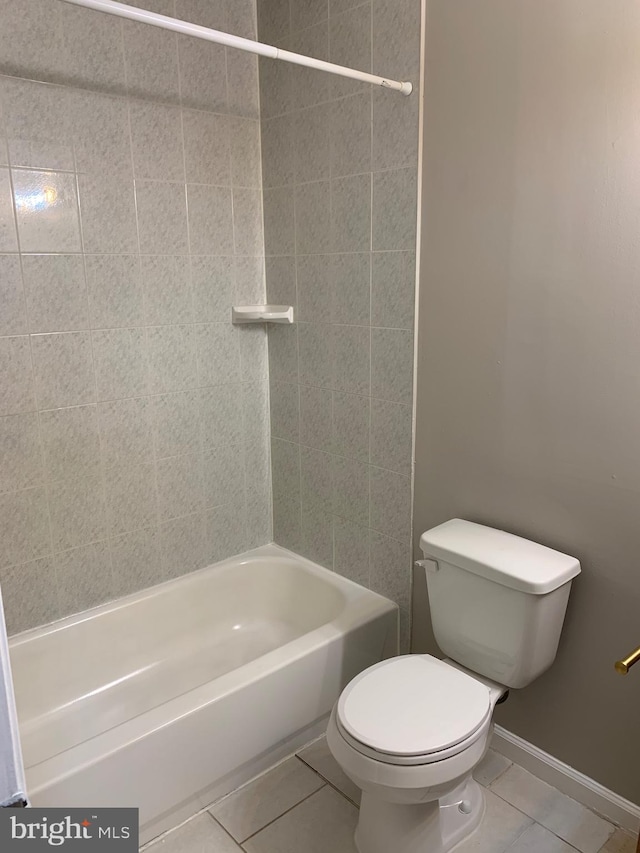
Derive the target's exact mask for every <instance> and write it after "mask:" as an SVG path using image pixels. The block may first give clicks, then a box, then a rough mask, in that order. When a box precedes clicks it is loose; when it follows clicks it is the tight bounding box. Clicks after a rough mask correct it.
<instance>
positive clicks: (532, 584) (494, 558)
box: [420, 518, 580, 595]
mask: <svg viewBox="0 0 640 853" xmlns="http://www.w3.org/2000/svg"><path fill="white" fill-rule="evenodd" d="M420 547H421V548H422V551H423V553H424V555H425V557H433V558H434V559H435V560H442V561H443V562H446V563H450V564H451V565H454V566H458V567H459V568H461V569H465V570H466V571H468V572H473V573H474V574H476V575H480V576H481V577H483V578H487V580H491V581H494V582H496V583H499V584H502V586H508V587H511V589H516V590H519V591H520V592H528V593H531V594H533V595H543V594H544V593H547V592H552V591H553V590H554V589H557V588H558V587H559V586H562V585H563V584H565V583H567V582H568V581H570V580H571V579H572V578H575V577H576V575H579V574H580V563H579V562H578V560H576V558H575V557H570V556H569V555H568V554H562V553H561V552H560V551H554V550H553V549H552V548H547V547H546V546H545V545H539V544H538V543H537V542H530V541H529V540H528V539H522V538H521V537H520V536H514V535H513V534H511V533H505V531H504V530H496V529H495V528H493V527H485V526H484V525H483V524H475V523H474V522H472V521H463V520H462V519H461V518H453V519H451V521H446V522H445V523H444V524H440V525H439V526H438V527H433V528H432V529H431V530H427V531H426V532H425V533H423V534H422V536H421V537H420Z"/></svg>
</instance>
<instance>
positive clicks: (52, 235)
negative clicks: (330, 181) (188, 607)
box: [0, 0, 271, 633]
mask: <svg viewBox="0 0 640 853" xmlns="http://www.w3.org/2000/svg"><path fill="white" fill-rule="evenodd" d="M137 5H141V6H146V7H148V8H152V9H153V10H155V11H158V12H163V13H165V14H177V15H178V16H179V17H184V18H186V19H189V20H192V21H194V22H196V23H202V24H204V25H207V26H219V27H221V28H224V29H228V30H230V31H233V32H236V33H238V34H240V35H246V36H249V37H255V22H254V17H255V13H254V7H253V4H252V3H251V2H245V0H228V2H227V0H176V2H175V3H174V0H148V2H140V3H138V4H137ZM0 73H1V74H3V75H4V76H1V77H0V583H1V585H2V592H3V595H4V599H5V607H6V611H7V619H8V624H9V631H10V632H12V633H13V632H15V631H19V630H22V629H24V628H27V627H31V626H33V625H38V624H42V623H44V622H47V621H49V620H52V619H54V618H56V617H60V616H62V615H65V614H68V613H71V612H75V611H80V610H83V609H85V608H87V607H90V606H92V605H95V604H98V603H100V602H103V601H105V600H108V599H111V598H114V597H117V596H119V595H123V594H126V593H129V592H132V591H135V590H138V589H141V588H144V587H147V586H150V585H152V584H154V583H158V582H160V581H162V580H165V579H167V578H170V577H173V576H175V575H179V574H182V573H185V572H188V571H191V570H193V569H196V568H198V567H200V566H203V565H206V564H208V563H210V562H212V561H214V560H217V559H220V558H222V557H226V556H228V555H230V554H233V553H237V552H239V551H242V550H244V549H246V548H249V547H253V546H255V545H259V544H262V543H264V542H268V541H270V539H271V506H270V503H271V501H270V470H269V445H268V426H269V425H268V387H267V373H268V366H267V348H266V334H265V332H264V330H263V329H259V328H258V329H256V328H244V329H241V328H235V327H232V326H231V325H230V322H229V315H230V307H231V305H232V303H233V302H234V301H236V300H237V301H240V302H245V301H248V302H253V301H261V300H262V299H263V298H264V281H263V267H264V261H263V236H262V195H261V165H260V142H259V124H258V81H257V63H256V60H255V58H254V57H250V56H247V55H245V54H239V53H238V52H237V51H226V50H225V49H224V48H221V47H219V46H215V45H209V44H206V43H203V42H198V41H196V40H194V39H187V38H184V37H179V36H177V35H175V34H173V33H168V32H163V31H160V30H155V29H153V28H151V27H148V26H147V27H145V26H143V25H141V24H135V23H133V22H123V21H120V20H118V19H114V18H112V17H109V16H106V15H102V14H100V13H97V12H92V11H88V10H84V9H79V8H77V7H71V6H68V5H66V4H64V3H59V2H57V0H0ZM34 81H46V82H44V83H43V82H34ZM51 84H54V85H51ZM60 84H62V85H60Z"/></svg>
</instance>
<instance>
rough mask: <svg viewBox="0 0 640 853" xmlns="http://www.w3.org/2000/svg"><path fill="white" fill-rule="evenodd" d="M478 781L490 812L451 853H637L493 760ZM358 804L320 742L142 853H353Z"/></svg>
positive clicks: (575, 806) (631, 842)
mask: <svg viewBox="0 0 640 853" xmlns="http://www.w3.org/2000/svg"><path fill="white" fill-rule="evenodd" d="M475 777H476V779H477V780H478V782H480V783H481V784H482V785H483V786H484V787H485V789H486V791H485V793H486V801H487V811H486V815H485V819H484V821H483V823H482V825H481V827H480V828H479V829H478V830H477V831H476V832H475V833H474V834H473V835H472V836H471V837H470V838H469V839H468V840H467V841H465V842H463V843H462V844H461V845H460V846H459V847H457V848H456V853H576V851H579V853H635V849H636V842H635V839H634V838H632V837H631V836H630V835H628V834H627V833H625V832H623V831H622V830H620V829H616V827H614V826H613V825H612V824H610V823H608V822H607V821H606V820H603V819H602V818H601V817H598V815H596V814H594V813H593V812H591V811H589V809H587V808H585V807H584V806H582V805H580V804H579V803H577V802H576V801H575V800H572V799H570V798H569V797H566V796H565V795H564V794H561V793H560V792H559V791H556V790H555V788H552V787H551V786H550V785H547V784H546V783H545V782H541V781H540V780H539V779H537V778H536V777H535V776H532V775H531V774H530V773H528V772H527V771H526V770H523V769H522V767H519V766H518V765H516V764H512V763H511V762H510V761H508V760H507V759H506V758H504V757H503V756H501V755H499V754H498V753H496V752H492V751H490V752H489V753H488V754H487V756H486V757H485V759H484V760H483V761H482V763H481V764H480V765H479V766H478V768H477V769H476V773H475ZM359 794H360V792H359V790H358V789H357V788H356V787H355V785H353V783H352V782H351V781H350V780H349V779H347V777H346V776H345V775H344V774H343V773H342V771H341V770H340V768H339V767H338V765H337V764H336V763H335V761H334V759H333V757H332V756H331V754H330V752H329V750H328V748H327V745H326V741H325V739H324V738H321V739H320V740H317V741H315V742H314V743H312V744H311V745H309V746H306V747H304V749H302V750H301V751H300V752H299V753H298V754H297V756H294V757H292V758H289V759H287V760H286V761H284V762H282V763H281V764H279V765H278V766H277V767H274V768H273V769H272V770H270V771H269V772H267V773H265V774H263V775H262V776H260V777H258V778H257V779H254V780H253V781H252V782H249V783H248V784H247V785H245V786H244V787H243V788H240V789H239V790H238V791H235V792H234V793H232V794H229V795H228V796H227V797H225V798H224V799H223V800H220V801H219V802H217V803H214V805H212V806H210V807H209V808H208V809H207V810H206V811H204V812H201V813H200V814H198V815H196V816H195V817H194V818H192V819H191V820H189V821H188V822H187V823H185V824H183V825H182V826H180V827H178V828H177V829H175V830H172V831H171V832H169V833H167V834H166V835H164V836H162V837H161V838H159V839H158V840H156V841H154V842H152V843H151V844H149V845H147V846H146V848H145V853H243V851H245V853H356V848H355V846H354V843H353V833H354V830H355V826H356V822H357V819H358V801H359ZM389 853H393V851H389Z"/></svg>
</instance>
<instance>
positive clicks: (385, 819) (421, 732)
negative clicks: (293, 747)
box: [327, 655, 504, 853]
mask: <svg viewBox="0 0 640 853" xmlns="http://www.w3.org/2000/svg"><path fill="white" fill-rule="evenodd" d="M503 693H504V688H502V687H501V686H499V685H494V684H492V683H491V682H487V681H485V680H483V679H480V678H476V677H473V676H472V675H470V674H468V673H465V672H464V671H462V670H461V668H460V667H458V666H457V665H456V664H453V663H452V662H447V661H441V660H438V659H437V658H434V657H431V656H430V655H404V656H402V657H397V658H392V659H390V660H386V661H383V662H382V663H379V664H376V665H375V666H373V667H370V668H369V669H367V670H365V671H364V672H363V673H361V674H360V675H359V676H357V677H356V678H355V679H354V680H353V681H352V682H351V683H350V684H349V685H348V686H347V688H346V689H345V691H344V692H343V694H342V695H341V697H340V699H339V701H338V703H337V704H336V706H335V707H334V709H333V712H332V714H331V719H330V721H329V726H328V729H327V742H328V745H329V748H330V750H331V752H332V753H333V755H334V757H335V758H336V760H337V762H338V763H339V764H340V765H341V767H342V769H343V770H344V772H345V773H346V774H347V776H349V777H350V778H351V779H352V780H353V782H355V784H356V785H358V787H360V788H361V789H362V802H361V806H360V820H359V823H358V829H357V831H356V846H357V848H358V850H359V851H360V853H389V851H393V853H445V851H447V850H451V848H452V847H453V846H454V845H455V844H457V843H458V842H459V841H460V840H461V839H462V838H464V837H466V836H467V835H468V834H469V833H470V832H472V831H473V829H474V828H475V827H476V826H477V825H478V824H479V822H480V821H481V819H482V816H483V813H484V798H483V794H482V789H481V788H480V786H479V785H478V784H477V783H476V782H475V781H474V780H473V778H472V776H471V772H472V770H473V768H474V767H475V766H476V764H478V762H479V761H481V760H482V758H483V756H484V754H485V752H486V751H487V748H488V743H489V738H490V735H491V731H492V725H491V719H492V713H493V708H494V707H495V703H496V701H497V700H498V698H499V697H500V696H501V695H502V694H503Z"/></svg>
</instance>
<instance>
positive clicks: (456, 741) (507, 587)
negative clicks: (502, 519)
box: [327, 519, 580, 853]
mask: <svg viewBox="0 0 640 853" xmlns="http://www.w3.org/2000/svg"><path fill="white" fill-rule="evenodd" d="M420 546H421V549H422V552H423V554H424V560H420V561H419V563H418V565H419V566H421V567H422V568H424V570H425V573H426V579H427V588H428V592H429V609H430V613H431V623H432V626H433V632H434V635H435V638H436V641H437V643H438V645H439V647H440V649H441V650H442V652H443V653H444V654H445V656H446V657H445V658H444V660H440V659H438V658H435V657H432V656H431V655H417V654H416V655H401V656H399V657H395V658H390V659H388V660H384V661H382V662H381V663H377V664H375V665H374V666H371V667H369V669H366V670H365V671H364V672H361V673H360V674H359V675H357V676H356V677H355V678H354V679H353V680H352V681H351V682H350V683H349V684H348V685H347V686H346V687H345V689H344V690H343V692H342V694H341V696H340V698H339V699H338V702H337V703H336V705H335V707H334V708H333V711H332V713H331V718H330V721H329V726H328V729H327V742H328V745H329V748H330V750H331V752H332V753H333V755H334V757H335V759H336V760H337V762H338V764H340V766H341V767H342V769H343V770H344V772H345V773H346V774H347V776H349V777H350V778H351V779H352V780H353V782H355V784H356V785H357V786H358V787H359V788H361V789H362V802H361V806H360V818H359V822H358V826H357V829H356V835H355V842H356V847H357V849H358V851H359V853H446V851H448V850H451V849H452V848H453V847H454V846H455V845H456V844H458V843H459V842H460V841H462V840H463V839H464V838H466V837H467V836H468V835H470V834H471V832H473V830H474V829H475V828H476V827H477V826H478V825H479V823H480V821H481V820H482V817H483V814H484V797H483V794H482V789H481V787H480V786H479V785H478V783H477V782H476V781H475V780H474V779H473V777H472V775H471V774H472V771H473V769H474V767H475V766H476V765H477V764H478V763H479V762H480V761H481V760H482V758H483V756H484V755H485V753H486V751H487V749H488V746H489V741H490V737H491V733H492V730H493V726H492V717H493V710H494V708H495V706H496V704H497V703H498V702H500V701H504V699H506V698H507V694H508V691H509V689H512V688H513V689H515V688H521V687H526V686H527V685H528V684H530V683H531V682H532V681H534V680H535V679H536V678H538V676H539V675H541V674H542V673H543V672H544V671H545V670H546V669H548V668H549V667H550V666H551V664H552V663H553V661H554V659H555V656H556V651H557V648H558V641H559V639H560V632H561V630H562V623H563V621H564V615H565V611H566V607H567V601H568V598H569V591H570V589H571V582H572V580H573V578H575V577H576V576H577V575H578V574H579V573H580V563H579V562H578V560H576V559H575V558H574V557H570V556H568V555H567V554H562V553H560V552H558V551H554V550H552V549H551V548H546V547H545V546H543V545H539V544H536V543H534V542H530V541H529V540H527V539H522V538H520V537H518V536H513V535H511V534H509V533H505V532H503V531H501V530H495V529H493V528H491V527H485V526H484V525H481V524H474V523H473V522H469V521H463V520H461V519H453V520H451V521H447V522H446V523H445V524H441V525H439V526H438V527H434V528H433V529H432V530H428V531H427V532H426V533H424V534H423V535H422V537H421V539H420Z"/></svg>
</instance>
